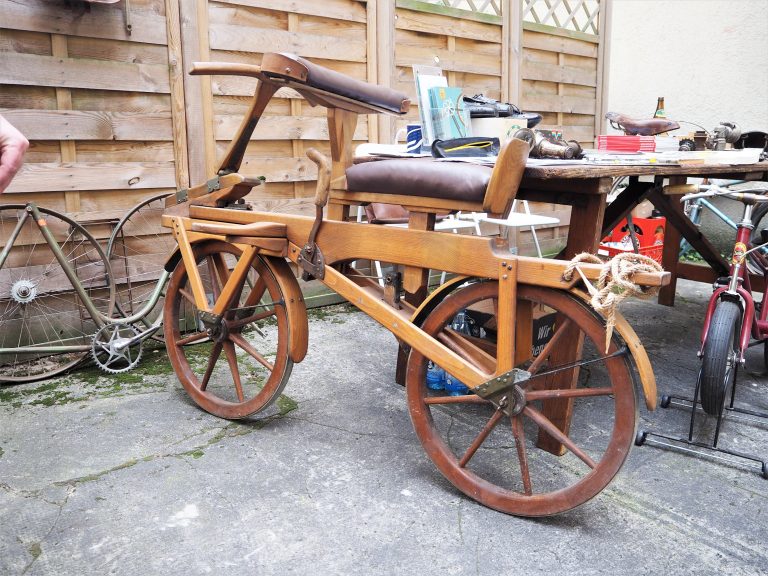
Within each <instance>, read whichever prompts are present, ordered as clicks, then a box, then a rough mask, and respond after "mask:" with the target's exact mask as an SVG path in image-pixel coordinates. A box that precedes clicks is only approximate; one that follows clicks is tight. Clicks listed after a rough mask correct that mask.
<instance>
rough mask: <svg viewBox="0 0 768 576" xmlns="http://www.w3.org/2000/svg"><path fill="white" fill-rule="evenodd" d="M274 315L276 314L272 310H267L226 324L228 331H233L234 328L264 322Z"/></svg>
mask: <svg viewBox="0 0 768 576" xmlns="http://www.w3.org/2000/svg"><path fill="white" fill-rule="evenodd" d="M276 314H277V313H276V312H275V309H274V308H269V309H268V310H265V311H264V312H259V313H258V314H253V315H252V316H246V317H245V318H238V319H237V320H230V321H229V322H228V323H227V326H228V327H229V329H230V330H235V329H236V328H240V327H242V326H246V325H247V324H252V323H253V322H258V321H260V320H265V319H267V318H270V317H272V316H275V315H276Z"/></svg>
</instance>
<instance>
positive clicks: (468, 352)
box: [437, 328, 496, 374]
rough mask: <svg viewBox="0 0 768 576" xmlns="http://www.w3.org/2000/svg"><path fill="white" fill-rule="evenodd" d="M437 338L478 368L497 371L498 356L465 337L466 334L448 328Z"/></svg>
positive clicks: (491, 372)
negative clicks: (495, 356)
mask: <svg viewBox="0 0 768 576" xmlns="http://www.w3.org/2000/svg"><path fill="white" fill-rule="evenodd" d="M437 339H438V340H439V341H440V342H442V343H443V344H445V346H446V347H447V348H449V349H450V350H451V351H452V352H455V353H456V354H458V355H459V356H461V357H462V358H463V359H464V360H466V361H467V362H469V363H471V364H472V365H474V366H475V367H476V368H478V369H480V370H482V371H484V372H485V373H487V374H493V373H494V372H495V370H496V358H494V357H493V356H491V355H490V354H488V352H486V351H485V350H483V349H482V348H480V347H479V346H477V345H475V344H474V343H472V342H471V340H470V339H468V338H465V337H464V334H460V333H459V332H456V331H455V330H453V329H452V328H446V329H444V330H443V331H441V332H440V333H439V334H438V335H437Z"/></svg>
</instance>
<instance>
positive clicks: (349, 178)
mask: <svg viewBox="0 0 768 576" xmlns="http://www.w3.org/2000/svg"><path fill="white" fill-rule="evenodd" d="M193 74H235V75H242V76H250V77H254V78H257V79H258V84H257V87H256V91H255V94H254V98H253V101H252V104H251V108H250V110H249V111H248V113H247V114H246V116H245V118H244V119H243V122H242V124H241V125H240V128H239V129H238V131H237V133H236V135H235V137H234V139H233V141H232V143H231V144H230V146H229V148H228V150H227V152H226V153H225V155H224V158H223V159H222V160H221V162H220V164H219V169H218V174H217V176H216V177H215V178H213V179H211V180H210V181H209V182H207V183H205V184H203V185H200V186H197V187H195V188H192V189H189V190H182V191H180V192H179V194H178V195H177V202H178V204H177V205H176V206H173V207H171V208H169V210H168V211H167V212H166V215H165V216H164V217H163V222H164V224H165V225H166V226H168V227H170V228H171V230H172V231H173V234H174V236H175V238H176V240H177V242H178V246H179V248H178V251H177V253H176V254H175V255H174V257H173V258H172V259H171V260H170V261H169V264H168V269H171V268H173V270H174V271H173V274H172V277H171V280H170V283H169V286H168V291H167V294H166V300H165V307H164V318H165V320H164V322H165V339H166V347H167V350H168V355H169V358H170V360H171V363H172V364H173V366H174V369H175V371H176V374H177V376H178V377H179V379H180V380H181V382H182V384H183V385H184V387H185V389H186V390H187V392H188V393H189V395H190V396H191V397H192V399H193V400H194V401H195V402H196V403H197V404H198V405H200V406H201V407H202V408H204V409H205V410H207V411H209V412H211V413H213V414H216V415H218V416H222V417H225V418H243V417H246V416H248V415H251V414H255V413H257V412H259V411H261V410H263V409H264V408H266V407H267V406H268V405H269V404H271V403H272V402H273V401H274V400H275V399H276V398H277V397H278V396H279V394H280V393H281V391H282V390H283V387H284V386H285V384H286V382H287V378H288V375H289V374H290V371H291V367H292V365H293V363H294V362H299V361H301V360H302V359H303V358H304V356H305V355H306V353H307V347H308V323H307V315H306V309H305V306H304V301H303V297H302V294H301V290H300V288H299V286H298V283H297V281H296V278H295V276H294V274H293V272H292V270H291V269H290V267H289V266H288V264H287V262H290V263H292V264H294V265H295V266H296V267H297V268H298V269H299V270H300V271H302V272H303V274H304V277H305V278H316V279H317V280H319V281H320V282H322V283H323V284H325V285H326V286H328V287H329V288H331V289H332V290H334V291H335V292H337V293H338V294H340V295H341V296H343V297H344V298H345V299H346V300H348V301H349V302H350V303H352V304H354V305H355V306H356V307H357V308H359V309H360V310H362V311H363V312H365V313H366V314H368V315H369V316H371V317H372V318H373V319H375V320H376V321H377V322H379V323H380V324H381V325H382V326H383V327H384V328H386V329H387V330H389V331H390V332H391V333H392V334H393V335H394V336H395V337H396V338H397V339H398V341H399V342H400V343H401V347H402V348H403V350H404V351H406V352H407V353H408V363H407V369H406V377H405V380H406V395H407V399H408V407H409V411H410V414H411V419H412V421H413V424H414V428H415V430H416V433H417V436H418V437H419V439H420V440H421V442H422V445H423V447H424V448H425V450H426V452H427V454H428V455H429V457H430V458H431V459H432V460H433V462H434V463H435V464H436V466H437V467H438V469H439V470H440V471H441V472H442V473H443V474H444V475H445V476H446V477H447V478H448V479H449V480H450V481H451V482H452V483H453V484H454V485H455V486H456V487H457V488H459V489H460V490H462V491H463V492H464V493H465V494H467V495H468V496H470V497H472V498H474V499H476V500H478V501H479V502H481V503H483V504H485V505H487V506H490V507H493V508H496V509H498V510H501V511H504V512H507V513H512V514H519V515H527V516H541V515H550V514H556V513H559V512H563V511H565V510H568V509H571V508H573V507H575V506H578V505H580V504H582V503H583V502H586V501H587V500H589V499H590V498H592V497H593V496H595V495H596V494H597V493H599V492H600V491H601V490H602V489H603V487H605V486H606V485H607V483H608V482H609V481H610V480H611V478H613V476H614V475H615V474H616V473H617V471H618V470H619V468H620V467H621V465H622V463H623V461H624V459H625V458H626V455H627V453H628V451H629V448H630V446H631V444H632V440H633V436H634V429H635V422H636V404H635V395H634V386H633V380H632V372H631V368H630V360H634V363H635V365H636V367H637V370H638V373H639V375H640V380H641V383H642V387H643V391H644V393H645V397H646V404H647V405H648V406H649V407H651V408H652V407H653V406H654V405H655V401H656V389H655V381H654V379H653V373H652V370H651V369H650V364H649V362H648V358H647V356H646V354H645V351H644V349H643V347H642V345H641V344H640V342H639V340H638V339H637V337H636V335H635V334H634V332H633V331H632V329H631V328H630V327H629V325H628V324H627V323H626V321H625V320H623V318H621V316H620V315H617V316H616V323H615V326H616V331H615V332H614V337H613V338H612V339H611V340H610V342H606V340H605V338H606V331H605V321H604V319H603V318H602V317H600V316H599V315H597V314H596V313H595V312H594V311H593V310H591V308H590V307H589V306H588V305H587V304H585V299H586V296H585V295H584V294H583V293H581V292H580V291H579V290H578V288H577V286H578V285H579V284H580V282H581V279H580V278H578V275H577V279H570V280H564V279H563V272H564V270H565V269H566V267H567V264H568V263H566V262H561V261H554V260H544V259H539V258H523V257H518V256H516V255H514V254H513V253H512V252H511V251H510V249H509V245H508V243H507V242H506V241H504V240H501V239H489V238H482V237H474V236H463V235H454V234H450V235H446V234H441V233H437V232H434V231H432V230H431V228H432V226H433V225H434V217H435V213H437V212H438V211H446V210H448V211H452V210H468V211H483V212H488V213H491V214H494V215H503V214H505V213H506V211H507V210H508V209H509V207H510V205H511V202H512V200H513V199H514V196H515V192H516V190H517V186H518V184H519V182H520V179H521V177H522V172H523V169H524V165H525V158H526V156H527V152H528V145H527V144H526V143H524V142H522V141H518V140H512V141H511V142H510V143H508V144H507V145H506V146H505V147H504V148H503V150H502V151H501V152H500V154H499V157H498V160H497V162H496V165H495V167H494V168H487V167H481V166H471V165H455V164H446V163H438V162H429V161H418V160H417V161H414V160H388V161H384V162H370V163H365V164H358V165H353V162H352V139H353V134H354V131H355V127H356V125H357V122H358V115H359V114H378V113H392V114H403V113H405V112H406V111H407V109H408V105H409V102H408V100H407V98H406V97H405V96H404V95H402V94H400V93H397V92H395V91H393V90H390V89H387V88H383V87H379V86H374V85H371V84H368V83H365V82H362V81H359V80H354V79H352V78H349V77H346V76H344V75H342V74H339V73H336V72H333V71H331V70H328V69H326V68H323V67H321V66H318V65H316V64H313V63H310V62H308V61H306V60H304V59H302V58H300V57H296V56H292V55H286V54H265V55H264V57H263V59H262V63H261V66H252V65H246V64H229V63H205V64H196V65H195V67H194V69H193ZM281 88H290V89H292V90H294V91H295V92H297V93H298V94H299V95H300V96H301V97H302V98H304V99H305V100H306V101H307V102H308V103H309V104H310V105H313V106H314V105H321V106H324V107H326V108H327V109H328V125H329V134H330V141H331V142H330V144H331V159H328V158H326V157H325V156H324V155H323V154H320V153H319V152H317V151H315V150H310V151H308V152H307V155H308V156H309V157H310V159H311V160H312V161H313V162H315V163H316V164H317V165H318V186H317V192H316V195H315V199H314V203H315V209H316V215H315V217H314V218H311V217H306V216H297V215H291V214H281V213H273V212H258V211H255V210H252V209H251V207H250V206H249V205H248V204H244V203H243V202H242V201H241V199H242V198H243V197H244V196H245V195H246V194H248V193H249V192H250V191H251V190H252V189H253V188H254V187H257V186H258V185H259V184H260V181H259V180H256V179H250V178H247V177H244V176H242V175H240V174H238V173H237V171H238V170H239V168H240V165H241V162H242V158H243V154H244V152H245V148H246V145H247V143H248V141H249V139H250V137H251V134H252V133H253V130H254V129H255V127H256V125H257V124H258V121H259V119H260V117H261V116H262V114H263V111H264V109H265V108H266V106H267V103H268V102H269V101H270V99H271V98H272V97H273V95H274V94H275V93H276V92H277V90H278V89H281ZM329 199H330V202H331V203H330V204H329V205H328V206H327V214H325V215H324V208H325V207H326V204H327V203H328V201H329ZM374 201H376V202H386V203H395V204H401V205H404V206H405V207H406V208H407V209H408V210H409V212H411V214H412V216H411V221H410V224H409V228H408V229H398V228H389V227H377V226H374V225H371V224H365V223H356V222H347V221H344V219H343V217H344V214H345V212H346V206H349V205H354V204H361V203H362V204H365V203H368V202H374ZM361 259H366V260H379V261H385V262H391V263H394V264H396V265H399V266H401V267H402V268H403V270H404V272H403V274H402V275H400V274H393V275H391V276H388V277H387V279H386V282H385V286H384V287H381V286H380V285H379V282H378V281H377V279H373V278H369V277H366V276H364V275H362V274H361V273H360V272H358V271H357V270H356V269H355V268H353V267H351V266H350V265H349V263H350V262H353V261H356V260H361ZM430 269H434V270H440V271H447V272H450V273H453V274H456V275H458V277H456V278H454V279H453V280H451V281H449V282H447V283H446V284H444V285H442V286H441V287H440V288H438V289H437V290H435V291H434V292H432V293H431V294H428V295H427V293H426V291H425V290H424V279H425V277H426V274H427V273H428V271H429V270H430ZM579 269H580V274H582V275H583V278H585V279H596V278H597V276H598V275H599V274H600V271H601V269H602V266H600V265H594V264H585V265H580V266H579ZM247 279H250V280H249V281H248V283H247V284H246V280H247ZM633 280H634V281H635V282H638V283H639V284H642V285H656V286H658V285H661V284H664V283H665V282H666V281H667V280H668V275H667V274H665V273H659V272H639V273H638V274H635V275H634V277H633ZM403 293H405V298H403V297H402V294H403ZM414 295H418V296H419V297H418V298H414ZM184 307H187V308H189V309H193V310H194V316H195V320H194V321H193V322H191V323H189V322H187V318H188V312H185V311H184V310H183V308H184ZM460 312H465V313H466V314H470V315H473V318H474V319H475V321H476V325H477V326H479V327H480V328H479V329H478V331H477V332H476V333H473V334H466V333H462V332H460V331H458V330H456V329H454V328H453V324H452V321H453V319H454V317H455V316H456V315H457V314H458V313H460ZM542 319H544V320H542ZM544 321H545V322H549V323H551V324H550V325H551V326H553V327H554V330H553V331H554V335H553V336H552V338H551V339H550V340H549V341H548V342H546V343H545V344H544V345H543V346H539V347H537V351H538V352H539V353H538V354H537V355H535V356H534V354H533V346H532V344H533V338H534V334H535V333H537V330H536V326H537V322H544ZM198 342H200V343H203V342H204V343H206V346H207V347H208V348H206V353H207V358H205V359H201V358H200V355H199V353H198V352H195V351H194V350H195V349H196V347H193V346H189V345H190V344H193V343H198ZM430 362H432V363H434V364H437V365H439V366H441V367H442V368H443V369H444V370H445V371H446V372H447V373H448V374H450V375H451V376H452V377H453V378H456V379H458V380H460V381H461V382H463V383H465V384H466V386H468V387H469V388H470V392H471V393H470V394H467V395H462V396H452V395H450V394H447V393H445V392H440V391H437V392H434V391H432V390H429V389H427V388H426V386H425V384H424V381H425V374H426V370H427V365H428V363H430ZM587 366H588V368H586V367H587ZM582 367H584V369H583V370H582ZM598 420H599V422H598ZM501 422H505V423H506V425H505V426H500V425H499V424H500V423H501ZM594 427H600V428H601V429H602V430H603V433H602V434H598V435H595V434H593V433H592V432H591V430H592V429H593V428H594ZM587 430H589V431H590V432H587ZM504 438H509V440H504ZM537 447H538V448H537ZM539 448H540V449H539ZM507 455H508V456H507Z"/></svg>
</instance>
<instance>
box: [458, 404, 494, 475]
mask: <svg viewBox="0 0 768 576" xmlns="http://www.w3.org/2000/svg"><path fill="white" fill-rule="evenodd" d="M502 416H504V412H502V411H501V409H498V408H497V409H496V411H495V412H494V413H493V416H491V417H490V419H489V420H488V422H486V423H485V426H483V429H482V430H481V431H480V434H478V435H477V437H476V438H475V440H474V441H473V442H472V444H471V445H470V446H469V448H467V451H466V452H464V456H462V457H461V460H459V466H460V467H461V468H464V467H465V466H466V465H467V462H469V460H470V459H471V458H472V456H474V455H475V452H477V449H478V448H480V446H481V445H482V444H483V442H485V439H486V438H488V434H490V433H491V432H492V431H493V429H494V428H495V427H496V424H498V423H499V420H501V417H502Z"/></svg>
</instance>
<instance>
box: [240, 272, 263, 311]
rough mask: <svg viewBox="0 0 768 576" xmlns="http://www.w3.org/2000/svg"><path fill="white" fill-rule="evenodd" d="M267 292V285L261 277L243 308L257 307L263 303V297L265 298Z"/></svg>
mask: <svg viewBox="0 0 768 576" xmlns="http://www.w3.org/2000/svg"><path fill="white" fill-rule="evenodd" d="M266 290H267V284H266V282H265V281H264V278H262V277H261V276H259V277H258V278H257V279H256V284H254V285H253V287H252V288H251V292H250V293H249V294H248V297H247V298H246V299H245V304H243V307H246V306H255V305H256V304H258V303H259V302H261V298H262V296H264V292H266Z"/></svg>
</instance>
